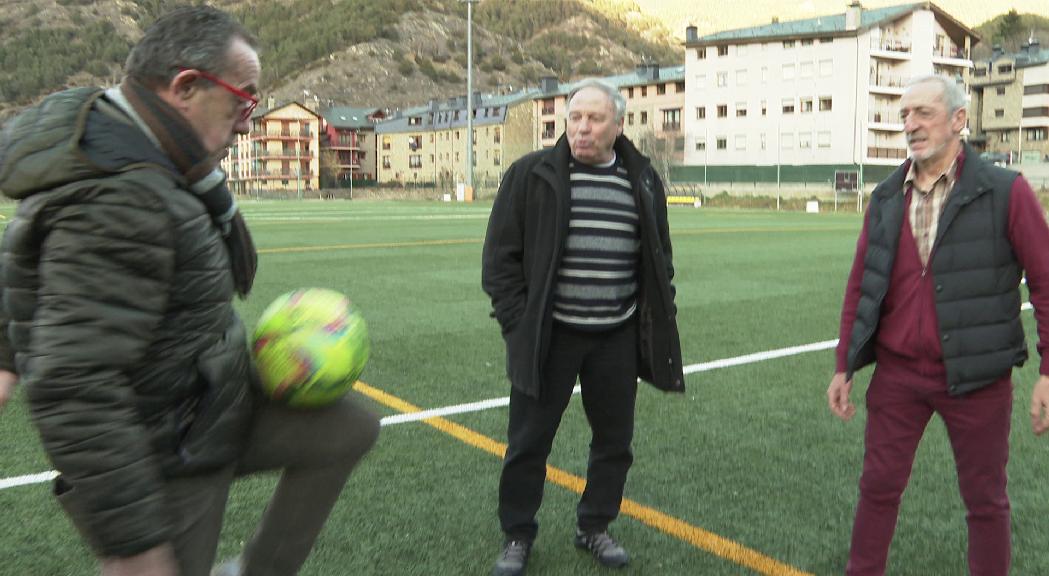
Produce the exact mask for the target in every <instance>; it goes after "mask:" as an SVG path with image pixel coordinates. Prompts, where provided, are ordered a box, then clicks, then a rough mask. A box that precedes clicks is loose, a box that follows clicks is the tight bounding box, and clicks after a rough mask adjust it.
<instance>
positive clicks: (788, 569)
mask: <svg viewBox="0 0 1049 576" xmlns="http://www.w3.org/2000/svg"><path fill="white" fill-rule="evenodd" d="M353 389H354V390H357V391H358V392H360V393H361V394H364V395H365V396H367V397H369V398H371V399H372V400H375V401H376V402H378V403H380V404H382V405H384V406H387V407H389V408H392V409H394V410H397V411H398V412H401V413H411V412H421V411H422V408H419V407H418V406H415V405H413V404H410V403H408V402H405V401H404V400H401V399H400V398H398V397H396V396H393V395H391V394H388V393H386V392H383V391H382V390H379V389H378V388H373V387H371V386H369V385H367V384H365V383H363V382H357V383H356V384H354V386H353ZM422 422H424V423H426V424H428V425H430V426H432V427H434V428H436V429H438V430H440V431H441V432H444V433H445V434H448V435H450V436H453V437H455V438H457V439H458V440H461V441H462V442H464V443H466V444H469V445H470V446H473V447H475V448H480V449H481V450H484V451H485V452H488V453H489V454H492V455H494V456H498V457H499V458H502V457H503V454H505V452H506V444H503V443H502V442H498V441H496V440H493V439H491V438H489V437H487V436H485V435H483V434H479V433H477V432H474V431H473V430H470V429H469V428H467V427H465V426H462V425H460V424H456V423H455V422H452V421H451V420H447V419H445V418H441V417H434V418H428V419H426V420H423V421H422ZM546 478H547V480H548V481H549V482H551V483H553V484H557V485H558V486H561V487H564V488H567V489H569V490H571V491H572V492H575V493H576V494H582V493H583V488H584V487H585V486H586V480H584V479H583V478H580V477H579V476H576V475H574V474H571V473H569V472H566V471H564V470H561V469H559V468H554V467H553V466H550V465H549V464H548V465H547V466H546ZM621 510H622V513H623V514H625V515H627V516H630V517H632V518H634V519H636V520H638V521H640V522H641V523H642V524H645V525H647V526H651V527H652V528H655V529H656V530H659V531H660V532H663V533H664V534H669V535H670V536H673V537H675V538H677V539H679V540H682V541H684V542H687V543H689V544H691V545H693V546H695V547H696V548H699V549H701V550H706V551H707V552H710V553H711V554H713V555H715V556H718V557H720V558H724V559H726V560H729V561H731V562H735V563H736V564H739V565H740V566H745V567H747V568H750V569H751V570H753V571H755V572H757V573H759V574H765V575H767V576H812V575H811V574H809V573H807V572H802V571H801V570H799V569H797V568H795V567H793V566H790V565H789V564H784V563H782V562H780V561H778V560H776V559H774V558H770V557H768V556H765V555H764V554H762V553H760V552H758V551H756V550H752V549H750V548H747V547H746V546H744V545H742V544H739V543H738V542H734V541H732V540H729V539H728V538H723V537H721V536H718V535H717V534H714V533H713V532H709V531H707V530H704V529H702V528H698V527H696V526H693V525H691V524H689V523H687V522H684V521H682V520H678V519H677V518H674V517H673V516H669V515H667V514H664V513H662V512H660V511H659V510H656V509H655V508H650V507H648V506H645V505H643V504H639V503H637V502H634V501H633V500H630V499H628V498H624V499H623V506H622V509H621Z"/></svg>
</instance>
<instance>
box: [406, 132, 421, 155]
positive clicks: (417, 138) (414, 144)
mask: <svg viewBox="0 0 1049 576" xmlns="http://www.w3.org/2000/svg"><path fill="white" fill-rule="evenodd" d="M422 147H423V135H422V134H412V135H411V136H409V137H408V149H409V150H411V151H413V152H414V151H415V150H418V149H419V148H422Z"/></svg>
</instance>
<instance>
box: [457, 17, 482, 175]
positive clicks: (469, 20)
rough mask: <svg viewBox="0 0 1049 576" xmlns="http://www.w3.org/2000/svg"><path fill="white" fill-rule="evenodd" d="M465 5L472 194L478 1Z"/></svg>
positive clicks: (468, 171) (468, 172) (468, 170)
mask: <svg viewBox="0 0 1049 576" xmlns="http://www.w3.org/2000/svg"><path fill="white" fill-rule="evenodd" d="M460 1H461V2H465V3H466V186H467V188H468V189H469V190H470V194H471V195H473V193H474V191H473V190H474V52H473V44H474V43H473V5H474V4H476V3H477V2H478V0H460Z"/></svg>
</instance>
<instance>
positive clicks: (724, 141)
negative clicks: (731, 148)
mask: <svg viewBox="0 0 1049 576" xmlns="http://www.w3.org/2000/svg"><path fill="white" fill-rule="evenodd" d="M726 148H728V138H725V137H724V136H718V150H724V149H726Z"/></svg>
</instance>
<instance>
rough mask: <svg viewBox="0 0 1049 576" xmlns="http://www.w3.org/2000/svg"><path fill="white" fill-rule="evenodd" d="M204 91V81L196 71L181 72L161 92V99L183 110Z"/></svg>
mask: <svg viewBox="0 0 1049 576" xmlns="http://www.w3.org/2000/svg"><path fill="white" fill-rule="evenodd" d="M203 89H204V79H203V78H201V77H200V74H198V73H197V71H196V70H181V71H179V73H178V74H176V75H175V76H174V77H173V78H172V79H171V81H170V82H168V84H167V86H165V87H164V90H163V91H161V97H163V98H164V100H166V101H167V103H168V104H171V105H172V106H174V107H176V108H180V109H181V108H183V107H184V106H186V105H188V104H189V102H190V101H192V100H193V98H194V97H196V96H197V94H198V93H199V92H200V91H201V90H203Z"/></svg>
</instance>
